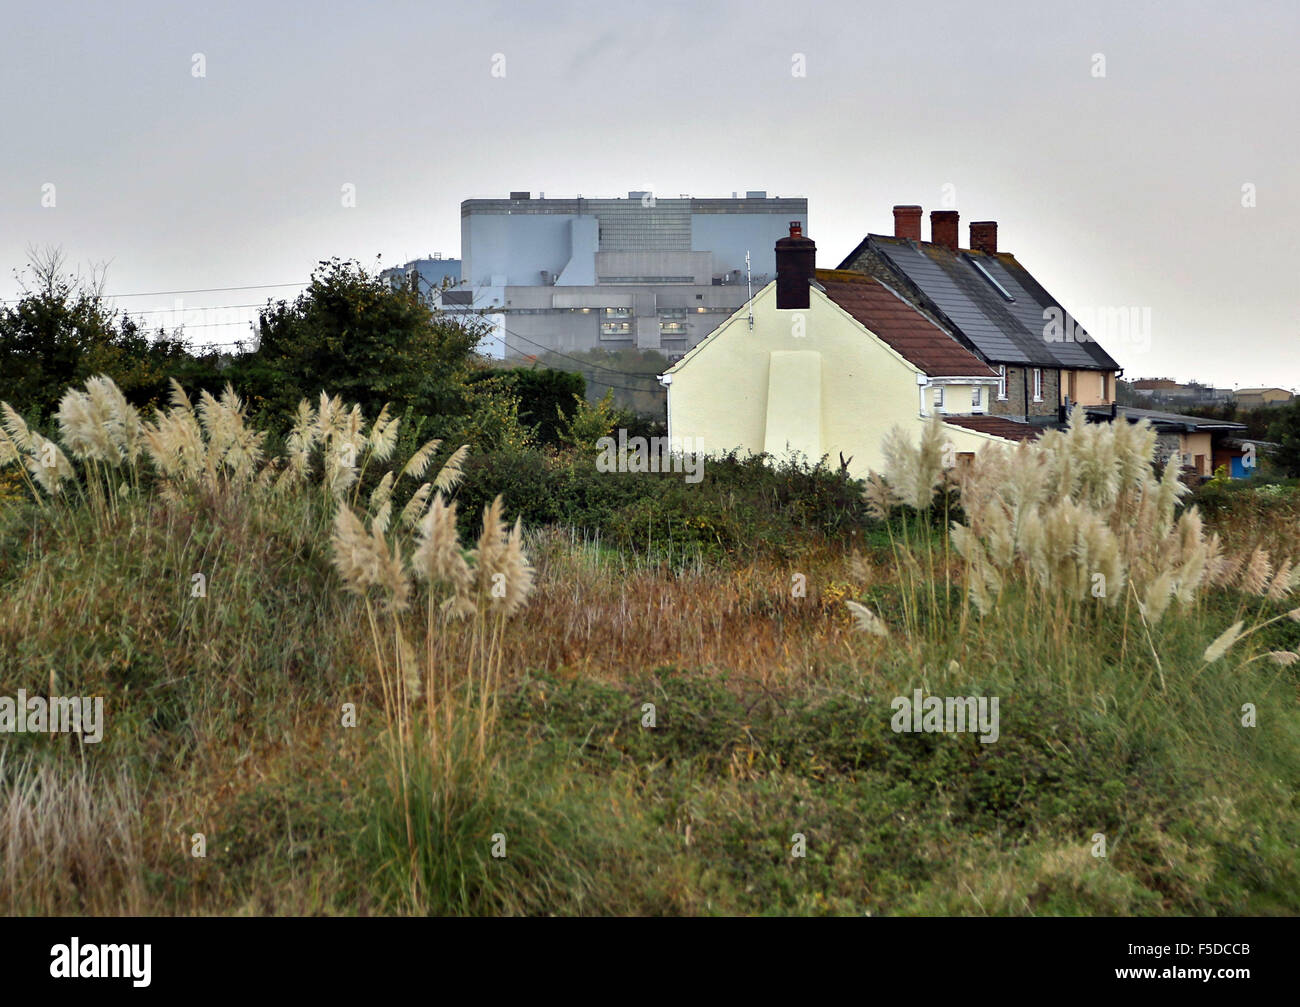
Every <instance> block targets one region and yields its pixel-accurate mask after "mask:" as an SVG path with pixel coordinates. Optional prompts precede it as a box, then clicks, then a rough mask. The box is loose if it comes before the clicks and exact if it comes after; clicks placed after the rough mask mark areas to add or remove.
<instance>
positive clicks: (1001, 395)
mask: <svg viewBox="0 0 1300 1007" xmlns="http://www.w3.org/2000/svg"><path fill="white" fill-rule="evenodd" d="M1006 400H1007V365H1006V364H998V401H999V402H1005V401H1006Z"/></svg>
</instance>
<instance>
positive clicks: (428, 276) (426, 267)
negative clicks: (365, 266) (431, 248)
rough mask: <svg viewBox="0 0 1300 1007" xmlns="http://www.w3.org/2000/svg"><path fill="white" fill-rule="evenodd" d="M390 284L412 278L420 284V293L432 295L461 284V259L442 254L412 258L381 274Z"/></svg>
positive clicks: (404, 281) (407, 280)
mask: <svg viewBox="0 0 1300 1007" xmlns="http://www.w3.org/2000/svg"><path fill="white" fill-rule="evenodd" d="M379 275H380V277H381V278H382V279H385V280H387V281H388V282H389V283H390V284H393V285H397V284H400V283H409V282H410V281H411V280H412V279H414V280H415V281H416V283H417V284H418V288H419V291H420V293H422V294H424V295H425V296H426V297H432V296H433V295H435V294H436V293H437V292H438V291H440V290H442V288H443V287H454V286H457V285H459V284H460V277H461V261H460V259H444V258H443V257H442V256H441V255H437V254H435V255H430V256H429V257H428V258H424V259H412V260H411V261H410V262H408V263H406V265H404V266H394V267H393V268H392V269H385V270H384V271H383V272H382V273H380V274H379Z"/></svg>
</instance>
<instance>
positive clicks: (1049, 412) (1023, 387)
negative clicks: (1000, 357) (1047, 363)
mask: <svg viewBox="0 0 1300 1007" xmlns="http://www.w3.org/2000/svg"><path fill="white" fill-rule="evenodd" d="M996 366H997V365H996V364H995V365H994V367H996ZM1060 397H1061V372H1060V371H1058V370H1055V369H1048V368H1046V367H1044V368H1043V401H1042V402H1035V401H1034V375H1033V368H1030V367H1016V366H1013V365H1010V364H1009V365H1008V366H1007V397H1006V399H1005V400H1004V401H999V400H998V398H997V395H996V393H995V394H994V396H993V399H992V401H991V402H990V408H989V412H990V413H992V414H993V415H994V416H1006V417H1007V418H1009V419H1017V418H1018V419H1028V418H1029V417H1031V416H1056V415H1057V403H1058V402H1060Z"/></svg>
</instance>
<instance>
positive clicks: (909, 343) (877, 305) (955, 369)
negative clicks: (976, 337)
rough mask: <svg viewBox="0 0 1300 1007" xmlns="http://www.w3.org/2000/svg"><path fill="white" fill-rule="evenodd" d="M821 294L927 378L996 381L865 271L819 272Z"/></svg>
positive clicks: (991, 372)
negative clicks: (963, 378) (964, 378)
mask: <svg viewBox="0 0 1300 1007" xmlns="http://www.w3.org/2000/svg"><path fill="white" fill-rule="evenodd" d="M815 275H816V280H817V282H818V283H819V284H820V285H821V287H822V289H823V290H824V291H825V292H826V296H827V297H829V298H830V299H831V300H832V301H834V302H835V303H836V304H837V305H839V306H840V307H841V308H843V309H844V310H845V311H846V312H848V313H849V314H850V315H852V316H853V318H854V319H855V320H856V321H858V322H860V323H861V324H862V325H864V326H866V327H867V328H868V329H870V330H871V331H872V332H873V333H875V334H876V335H877V336H879V337H880V338H881V339H883V340H884V341H885V342H886V343H888V344H889V345H890V346H891V347H893V348H894V349H895V350H897V351H898V352H899V353H900V354H901V355H902V356H903V357H904V358H905V359H906V360H908V361H909V362H910V363H911V364H912V365H913V366H915V367H917V368H918V369H920V370H921V371H922V372H924V373H925V374H926V375H927V376H929V377H980V378H995V377H997V371H995V370H993V368H991V367H990V366H989V365H988V364H986V363H984V362H983V361H982V360H980V359H979V358H978V357H976V356H975V354H973V353H971V352H970V351H969V350H967V349H966V348H965V347H964V346H962V345H961V344H960V343H959V342H957V340H955V339H954V338H953V337H952V336H950V335H949V334H948V333H946V332H944V331H943V329H941V328H939V327H938V326H936V325H935V324H934V323H933V322H932V321H930V320H929V319H928V318H926V317H925V316H924V315H922V314H921V313H920V312H919V311H917V310H916V309H915V308H914V307H912V306H911V305H910V304H908V303H907V301H905V300H904V299H903V298H902V297H901V296H899V295H898V294H896V293H894V291H892V290H890V289H889V287H887V286H885V285H884V284H883V283H881V282H880V281H879V280H876V279H874V278H873V277H870V276H868V275H867V274H865V273H858V272H852V271H850V270H839V269H819V270H817V271H816V274H815Z"/></svg>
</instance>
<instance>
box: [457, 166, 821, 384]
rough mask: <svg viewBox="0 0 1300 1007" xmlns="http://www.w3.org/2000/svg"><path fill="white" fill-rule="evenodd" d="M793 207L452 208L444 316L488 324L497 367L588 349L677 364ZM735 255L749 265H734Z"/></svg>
mask: <svg viewBox="0 0 1300 1007" xmlns="http://www.w3.org/2000/svg"><path fill="white" fill-rule="evenodd" d="M807 219H808V201H807V200H806V199H804V198H779V197H768V195H767V193H766V192H756V191H750V192H746V193H745V194H744V195H743V196H741V195H738V194H735V195H733V197H732V198H721V199H706V198H692V197H689V196H682V197H680V198H676V199H668V198H663V197H661V196H656V195H655V194H653V193H649V192H636V191H634V192H629V193H628V195H627V197H626V198H615V199H586V198H583V197H581V196H578V197H574V198H565V199H547V198H545V197H544V196H539V197H538V198H533V195H532V193H529V192H513V193H511V194H510V198H508V199H467V200H465V201H464V202H463V203H461V258H462V262H461V266H462V269H461V280H460V282H459V284H457V285H456V286H455V287H454V288H451V289H448V290H444V291H441V292H439V293H437V294H436V295H435V296H434V298H433V300H434V303H435V304H436V305H437V306H438V307H440V308H442V309H444V310H449V311H474V312H478V313H483V314H484V315H485V316H486V317H488V318H490V319H492V320H493V324H494V325H495V326H496V333H497V335H498V336H499V339H500V342H501V345H502V347H503V351H504V355H505V356H507V357H527V356H538V355H542V354H545V353H547V352H548V351H549V352H558V353H574V352H579V351H584V350H593V349H596V348H605V349H610V350H619V349H651V350H657V351H659V352H661V353H663V354H664V355H665V356H667V357H669V359H678V358H680V356H681V355H682V354H685V353H686V352H687V351H688V350H690V349H691V348H692V347H693V346H695V345H696V344H697V343H699V342H700V341H702V340H703V339H704V337H705V336H707V335H708V334H709V333H710V332H712V331H713V330H714V329H715V328H717V326H718V325H719V324H720V323H721V322H722V321H723V320H724V319H726V318H727V317H728V316H730V315H731V314H732V313H733V312H734V311H736V310H737V309H738V308H740V307H741V306H742V305H744V304H745V302H746V301H747V300H748V298H749V292H750V289H751V285H752V289H753V291H755V292H757V291H759V290H761V289H762V288H763V287H764V286H765V285H766V284H767V283H768V282H770V281H771V279H772V278H773V275H774V273H775V260H774V253H773V248H774V246H775V242H776V240H777V239H778V238H780V237H781V236H782V235H784V234H786V233H787V230H788V228H789V225H790V221H791V220H799V221H802V222H803V223H804V224H805V226H806V223H807ZM746 253H748V255H749V263H748V265H747V264H746V261H745V257H746Z"/></svg>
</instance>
